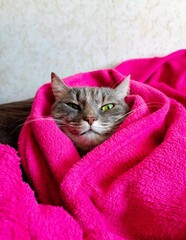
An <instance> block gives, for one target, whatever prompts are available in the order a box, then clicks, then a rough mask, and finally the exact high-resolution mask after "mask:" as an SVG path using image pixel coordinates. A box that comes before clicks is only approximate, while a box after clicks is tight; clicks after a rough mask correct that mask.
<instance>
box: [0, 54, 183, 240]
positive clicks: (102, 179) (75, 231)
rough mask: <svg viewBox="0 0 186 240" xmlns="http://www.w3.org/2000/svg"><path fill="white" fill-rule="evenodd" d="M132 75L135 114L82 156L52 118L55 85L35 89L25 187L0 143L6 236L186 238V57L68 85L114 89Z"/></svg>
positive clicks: (133, 63) (123, 67) (0, 217)
mask: <svg viewBox="0 0 186 240" xmlns="http://www.w3.org/2000/svg"><path fill="white" fill-rule="evenodd" d="M128 74H131V77H132V79H135V80H132V81H131V94H130V96H128V97H127V99H126V100H127V102H128V104H129V106H130V108H131V113H130V115H129V116H128V117H127V118H126V119H125V120H124V122H123V123H122V124H121V126H120V127H119V129H118V130H117V131H116V133H115V134H114V135H113V136H112V137H111V138H109V139H108V140H107V141H105V142H104V143H102V144H101V145H99V146H98V147H96V148H95V149H93V150H92V151H91V152H89V153H88V154H87V155H86V156H84V157H83V158H80V156H79V155H78V152H77V151H76V149H75V147H74V145H73V143H72V142H71V140H70V139H69V138H68V137H67V136H66V135H65V134H64V133H63V132H61V131H60V130H59V128H58V127H57V125H56V124H55V122H54V121H53V119H52V118H51V116H50V109H51V105H52V103H53V101H54V98H53V95H52V92H51V84H50V83H48V84H45V85H44V86H42V87H41V88H40V89H39V90H38V92H37V94H36V97H35V100H34V103H33V107H32V111H31V114H30V116H29V118H28V119H27V121H26V123H25V125H24V127H23V129H22V132H21V135H20V140H19V154H20V157H21V163H22V165H23V167H24V170H25V172H26V175H27V177H28V179H29V183H30V184H29V185H28V184H27V183H25V182H23V180H22V177H21V170H20V166H19V158H18V157H17V155H16V152H15V151H14V150H13V149H11V148H10V147H9V146H4V145H1V146H0V239H3V240H4V239H39V240H40V239H66V240H67V239H77V240H81V239H86V240H92V239H95V240H107V239H114V240H122V239H123V240H145V239H149V240H150V239H152V240H153V239H154V240H157V239H158V240H159V239H160V240H161V239H162V240H163V239H164V240H165V239H166V240H168V239H172V240H182V239H183V240H184V239H186V109H185V107H184V106H186V50H181V51H177V52H175V53H172V54H171V55H169V56H166V57H162V58H150V59H136V60H130V61H126V62H123V63H121V64H120V65H119V66H117V67H116V69H109V70H99V71H94V72H89V73H82V74H77V75H74V76H71V77H69V78H67V79H65V81H66V83H67V84H68V85H70V86H84V85H88V86H114V85H115V84H116V83H118V82H120V81H121V80H122V79H123V75H128ZM144 83H146V84H144ZM149 85H151V86H149ZM152 86H153V87H152ZM157 89H159V90H160V91H159V90H157ZM32 189H33V190H32ZM34 194H35V196H34Z"/></svg>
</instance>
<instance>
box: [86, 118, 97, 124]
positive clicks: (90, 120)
mask: <svg viewBox="0 0 186 240" xmlns="http://www.w3.org/2000/svg"><path fill="white" fill-rule="evenodd" d="M95 120H96V118H95V117H94V116H87V117H86V118H85V121H87V122H88V123H89V124H90V125H92V124H93V122H94V121H95Z"/></svg>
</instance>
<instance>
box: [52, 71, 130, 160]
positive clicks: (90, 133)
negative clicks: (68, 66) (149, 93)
mask: <svg viewBox="0 0 186 240" xmlns="http://www.w3.org/2000/svg"><path fill="white" fill-rule="evenodd" d="M51 81H52V91H53V94H54V97H55V102H54V104H53V106H52V111H51V113H52V116H53V118H54V119H55V121H56V123H57V124H58V126H59V127H60V129H61V130H62V131H63V132H64V133H65V134H66V135H67V136H68V137H69V138H70V139H71V140H72V141H73V142H74V144H75V145H76V147H77V149H78V151H79V152H80V155H84V154H86V153H87V152H88V151H90V150H92V149H93V148H94V147H96V146H97V145H98V144H100V143H102V142H103V141H105V140H106V139H108V137H110V136H111V135H112V134H113V132H114V131H115V130H116V128H117V127H118V125H119V124H120V123H122V121H123V120H124V118H125V117H126V115H127V112H128V111H129V107H128V105H127V104H126V102H125V100H124V98H125V97H126V96H127V95H128V94H129V85H130V76H128V77H126V78H125V79H124V81H122V82H121V83H120V84H119V85H118V86H117V87H116V88H115V89H112V88H107V87H73V88H71V87H68V86H67V85H66V84H65V83H64V82H63V81H61V80H60V78H59V77H58V76H57V75H56V74H55V73H52V74H51Z"/></svg>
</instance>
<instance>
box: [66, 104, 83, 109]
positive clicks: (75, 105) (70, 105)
mask: <svg viewBox="0 0 186 240" xmlns="http://www.w3.org/2000/svg"><path fill="white" fill-rule="evenodd" d="M66 105H67V106H69V107H71V108H73V109H75V110H81V108H80V106H79V105H77V104H75V103H66Z"/></svg>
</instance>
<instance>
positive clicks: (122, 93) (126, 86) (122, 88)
mask: <svg viewBox="0 0 186 240" xmlns="http://www.w3.org/2000/svg"><path fill="white" fill-rule="evenodd" d="M115 93H116V95H117V97H118V98H120V99H124V98H125V97H126V96H127V95H129V93H130V75H128V76H127V77H126V78H125V79H123V81H122V82H121V83H120V84H119V85H118V86H117V87H116V88H115Z"/></svg>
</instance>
